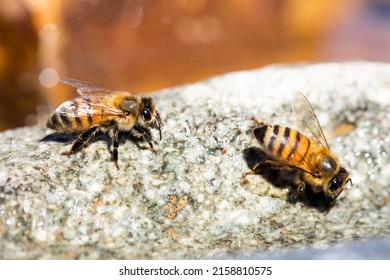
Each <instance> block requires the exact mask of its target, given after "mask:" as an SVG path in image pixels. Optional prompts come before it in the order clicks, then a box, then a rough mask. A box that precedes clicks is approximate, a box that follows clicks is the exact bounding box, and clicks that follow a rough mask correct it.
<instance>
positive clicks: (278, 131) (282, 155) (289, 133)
mask: <svg viewBox="0 0 390 280" xmlns="http://www.w3.org/2000/svg"><path fill="white" fill-rule="evenodd" d="M253 134H254V135H255V137H256V139H257V140H258V141H259V143H260V144H261V146H262V148H263V150H264V152H265V153H266V154H268V155H269V156H271V157H272V158H276V159H277V160H278V161H282V162H286V163H288V164H290V165H295V166H298V165H300V164H301V165H303V164H304V163H303V159H304V158H305V157H306V156H308V155H309V152H310V148H313V147H311V145H312V142H311V141H310V139H309V138H308V137H307V136H305V135H304V134H302V133H300V132H299V131H296V130H295V129H292V128H289V127H285V126H280V125H262V126H260V127H258V128H256V129H254V130H253Z"/></svg>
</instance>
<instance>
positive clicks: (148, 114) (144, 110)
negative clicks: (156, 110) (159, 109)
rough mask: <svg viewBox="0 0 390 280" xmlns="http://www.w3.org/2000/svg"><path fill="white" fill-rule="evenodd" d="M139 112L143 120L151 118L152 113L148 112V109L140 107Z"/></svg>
mask: <svg viewBox="0 0 390 280" xmlns="http://www.w3.org/2000/svg"><path fill="white" fill-rule="evenodd" d="M141 114H142V117H143V118H144V120H145V121H147V122H148V121H150V120H151V119H152V113H150V111H149V109H142V111H141Z"/></svg>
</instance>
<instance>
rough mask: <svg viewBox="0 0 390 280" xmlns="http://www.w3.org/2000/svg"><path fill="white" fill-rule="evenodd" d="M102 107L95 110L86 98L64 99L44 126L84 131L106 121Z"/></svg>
mask: <svg viewBox="0 0 390 280" xmlns="http://www.w3.org/2000/svg"><path fill="white" fill-rule="evenodd" d="M107 119H108V117H107V116H105V112H104V109H100V110H97V109H96V108H93V106H92V105H91V104H90V103H89V102H88V99H84V98H77V99H75V100H71V101H66V102H64V103H62V104H61V106H60V107H58V108H57V110H56V111H55V112H54V113H53V114H52V115H51V116H50V118H49V119H48V120H47V123H46V126H47V127H49V128H51V129H54V130H60V131H76V132H77V131H84V130H87V129H89V128H91V127H92V126H94V125H96V124H101V123H102V121H107Z"/></svg>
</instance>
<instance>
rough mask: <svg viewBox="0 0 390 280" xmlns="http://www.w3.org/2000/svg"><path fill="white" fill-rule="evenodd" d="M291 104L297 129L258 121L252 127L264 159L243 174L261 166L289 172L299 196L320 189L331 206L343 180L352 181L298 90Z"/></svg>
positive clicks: (342, 185) (254, 170)
mask: <svg viewBox="0 0 390 280" xmlns="http://www.w3.org/2000/svg"><path fill="white" fill-rule="evenodd" d="M291 106H292V109H293V112H294V118H295V123H296V125H297V126H298V130H295V129H292V128H290V127H285V126H281V125H270V124H267V123H266V122H259V121H257V122H258V124H259V127H257V128H255V129H254V130H253V134H254V136H255V138H256V139H257V141H258V142H259V143H260V146H261V148H262V150H263V151H264V153H265V155H266V160H264V161H263V162H260V163H257V164H256V165H255V166H254V167H253V168H252V171H251V172H247V173H245V174H244V176H246V175H249V174H255V173H258V172H259V171H260V170H261V169H262V168H264V167H267V168H270V169H273V170H280V171H281V170H284V171H285V170H287V171H292V172H291V174H293V177H292V178H291V179H292V183H293V185H295V186H296V187H297V193H298V194H299V195H303V193H304V192H305V189H306V188H310V189H311V191H312V192H313V193H314V194H319V193H321V192H322V193H323V195H324V198H325V202H326V204H328V205H333V204H334V202H335V200H336V199H337V197H338V196H339V195H340V193H341V192H342V191H343V189H344V187H345V185H346V183H347V182H351V184H352V180H351V178H350V177H349V173H348V171H347V170H346V169H345V168H344V167H342V166H341V165H340V163H339V160H338V158H337V157H336V155H334V154H333V153H332V152H331V150H330V148H329V145H328V142H327V140H326V138H325V136H324V133H323V131H322V129H321V126H320V124H319V122H318V119H317V116H316V114H315V112H314V110H313V108H312V106H311V105H310V103H309V101H308V100H307V98H306V97H305V96H304V95H303V94H301V93H297V94H296V96H295V98H294V99H293V100H292V102H291Z"/></svg>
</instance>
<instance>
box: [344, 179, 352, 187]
mask: <svg viewBox="0 0 390 280" xmlns="http://www.w3.org/2000/svg"><path fill="white" fill-rule="evenodd" d="M348 182H350V183H351V186H353V184H352V179H351V178H348V180H347V182H346V183H348Z"/></svg>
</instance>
